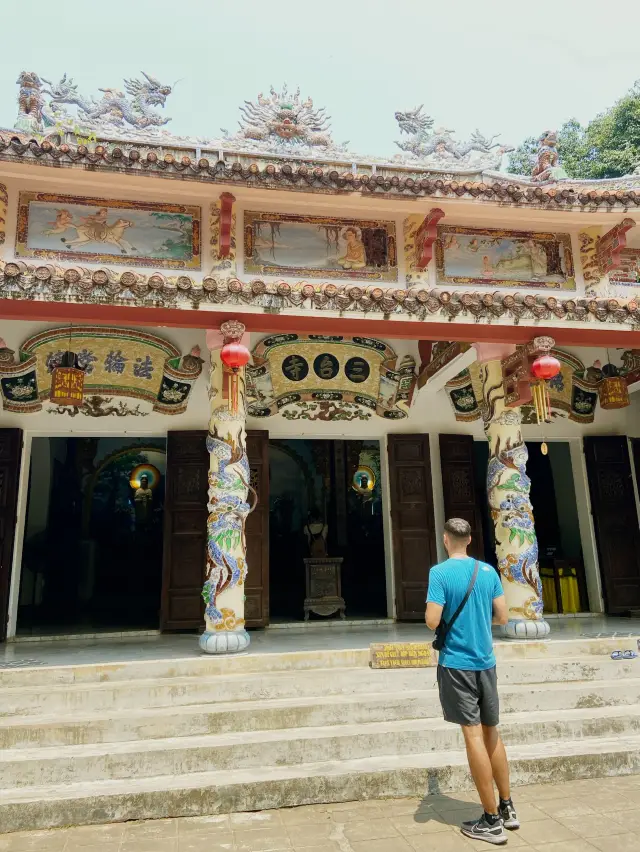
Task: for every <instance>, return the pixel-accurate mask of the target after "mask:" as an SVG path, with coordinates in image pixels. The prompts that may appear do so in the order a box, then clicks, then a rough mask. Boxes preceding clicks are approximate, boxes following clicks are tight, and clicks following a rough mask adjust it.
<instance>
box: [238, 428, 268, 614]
mask: <svg viewBox="0 0 640 852" xmlns="http://www.w3.org/2000/svg"><path fill="white" fill-rule="evenodd" d="M247 455H248V457H249V467H250V469H251V485H252V487H253V488H254V489H255V491H256V494H257V497H258V502H257V504H256V508H255V509H254V511H253V512H251V514H250V515H249V516H248V518H247V525H246V530H245V531H246V536H247V568H248V570H247V579H246V582H245V602H244V617H245V621H246V626H247V627H248V628H249V629H251V628H254V627H266V626H267V624H268V623H269V433H268V432H267V431H262V430H257V429H256V430H253V429H250V430H248V431H247ZM251 499H252V495H251V494H249V501H251Z"/></svg>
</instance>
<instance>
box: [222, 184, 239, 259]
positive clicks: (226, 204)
mask: <svg viewBox="0 0 640 852" xmlns="http://www.w3.org/2000/svg"><path fill="white" fill-rule="evenodd" d="M235 200H236V199H235V196H233V195H231V193H230V192H223V193H222V195H221V196H220V245H219V248H218V257H219V258H223V257H229V253H230V252H231V224H232V222H233V202H234V201H235Z"/></svg>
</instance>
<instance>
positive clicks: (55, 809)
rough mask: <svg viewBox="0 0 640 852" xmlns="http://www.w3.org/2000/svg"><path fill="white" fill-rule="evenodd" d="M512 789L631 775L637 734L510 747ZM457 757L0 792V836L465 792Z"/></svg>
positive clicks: (639, 759)
mask: <svg viewBox="0 0 640 852" xmlns="http://www.w3.org/2000/svg"><path fill="white" fill-rule="evenodd" d="M509 757H510V763H511V773H512V779H513V782H514V785H516V786H517V785H522V784H535V783H542V782H549V781H553V782H554V783H560V782H562V781H568V780H573V779H577V778H597V777H601V776H603V775H629V774H633V773H638V772H640V736H637V735H636V736H627V737H621V736H616V737H593V738H591V739H587V740H574V741H553V740H549V741H546V742H544V743H541V744H534V745H518V746H513V747H512V748H510V753H509ZM471 786H472V781H471V778H470V776H469V773H468V769H467V763H466V757H465V754H464V752H463V751H461V750H456V751H451V750H447V751H440V752H431V753H428V754H419V753H415V754H409V755H404V754H403V755H384V756H378V757H366V758H359V759H352V760H344V761H337V760H332V761H324V762H317V763H304V764H299V765H296V766H289V767H286V766H285V767H272V766H270V767H259V768H251V769H231V770H229V771H226V772H224V773H221V772H219V771H209V772H191V773H186V774H182V775H172V776H160V777H142V776H138V777H136V778H129V779H124V780H101V781H94V782H86V781H83V782H76V783H69V784H63V785H57V786H38V787H23V788H21V789H6V788H5V789H3V790H0V825H1V826H2V829H3V831H5V832H13V831H26V830H36V829H43V828H58V827H63V826H67V825H87V824H92V823H103V822H118V821H124V820H134V819H154V818H161V817H179V816H199V815H205V814H214V813H222V812H229V811H255V810H263V809H268V808H281V807H292V806H295V805H301V804H319V803H326V802H346V801H358V800H362V799H375V798H385V797H394V796H421V795H425V794H427V793H432V794H436V793H455V792H459V791H462V790H468V789H470V788H471Z"/></svg>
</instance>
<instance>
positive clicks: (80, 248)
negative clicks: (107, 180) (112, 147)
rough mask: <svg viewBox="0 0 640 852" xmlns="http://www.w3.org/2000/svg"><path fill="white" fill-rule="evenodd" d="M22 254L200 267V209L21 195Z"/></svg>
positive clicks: (19, 243)
mask: <svg viewBox="0 0 640 852" xmlns="http://www.w3.org/2000/svg"><path fill="white" fill-rule="evenodd" d="M16 254H17V255H18V256H20V257H38V258H47V259H54V260H61V259H63V258H65V259H66V258H68V259H69V260H82V261H84V262H86V263H107V262H108V263H126V264H132V265H135V266H157V267H160V268H163V269H199V268H200V208H199V207H188V206H185V205H181V204H155V203H153V202H140V201H114V200H108V199H104V198H77V197H75V196H73V195H53V194H51V193H46V192H21V193H20V202H19V209H18V228H17V236H16Z"/></svg>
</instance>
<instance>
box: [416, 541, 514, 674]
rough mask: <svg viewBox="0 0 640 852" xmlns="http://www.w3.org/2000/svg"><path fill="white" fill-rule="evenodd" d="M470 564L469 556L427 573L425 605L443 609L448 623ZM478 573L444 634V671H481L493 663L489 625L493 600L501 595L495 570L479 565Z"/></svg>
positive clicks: (462, 591)
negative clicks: (463, 606)
mask: <svg viewBox="0 0 640 852" xmlns="http://www.w3.org/2000/svg"><path fill="white" fill-rule="evenodd" d="M474 562H475V560H474V559H472V558H471V557H470V556H466V557H464V558H458V557H455V558H454V559H447V560H446V562H441V563H440V564H439V565H434V566H433V568H432V569H431V572H430V573H429V591H428V592H427V603H429V602H431V603H436V604H440V606H442V607H444V610H443V612H442V617H443V618H444V620H445V621H446V622H449V621H451V618H452V617H453V615H454V613H455V611H456V610H457V609H458V607H459V606H460V604H461V603H462V600H463V598H464V596H465V595H466V593H467V589H468V588H469V583H470V582H471V577H472V576H473V570H474ZM479 565H480V570H479V571H478V578H477V580H476V584H475V586H474V588H473V591H472V592H471V596H470V597H469V600H468V601H467V603H466V606H465V608H464V609H463V610H462V612H461V613H460V615H459V616H458V618H457V619H456V622H455V624H454V625H453V627H452V628H451V630H450V631H449V633H448V634H447V641H446V645H445V647H444V648H443V649H442V651H441V652H440V659H439V662H440V665H441V666H445V668H448V669H462V670H463V671H484V670H485V669H492V668H493V667H494V666H495V664H496V657H495V654H494V652H493V638H492V635H491V622H492V619H493V601H494V600H495V599H496V598H499V597H501V596H502V595H503V594H504V592H503V590H502V583H501V582H500V578H499V576H498V573H497V572H496V570H495V568H492V567H491V566H490V565H487V564H486V563H484V562H479Z"/></svg>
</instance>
